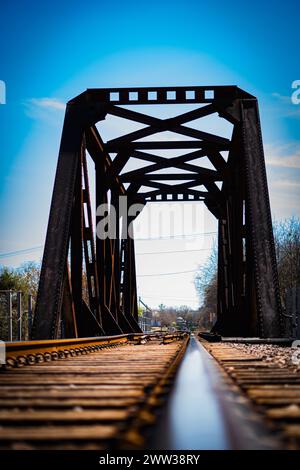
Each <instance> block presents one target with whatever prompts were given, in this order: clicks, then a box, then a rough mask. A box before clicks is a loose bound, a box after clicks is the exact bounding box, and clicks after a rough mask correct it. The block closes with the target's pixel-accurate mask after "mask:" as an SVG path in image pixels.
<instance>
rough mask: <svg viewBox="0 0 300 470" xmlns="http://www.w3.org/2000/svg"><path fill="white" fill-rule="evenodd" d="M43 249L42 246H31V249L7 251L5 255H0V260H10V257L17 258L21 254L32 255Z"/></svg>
mask: <svg viewBox="0 0 300 470" xmlns="http://www.w3.org/2000/svg"><path fill="white" fill-rule="evenodd" d="M41 248H43V245H38V246H33V247H31V248H24V249H23V250H16V251H8V252H7V253H0V259H2V258H10V257H11V256H18V255H22V254H27V253H32V252H33V251H37V250H40V249H41Z"/></svg>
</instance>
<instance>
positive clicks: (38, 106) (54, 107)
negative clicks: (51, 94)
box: [22, 98, 66, 126]
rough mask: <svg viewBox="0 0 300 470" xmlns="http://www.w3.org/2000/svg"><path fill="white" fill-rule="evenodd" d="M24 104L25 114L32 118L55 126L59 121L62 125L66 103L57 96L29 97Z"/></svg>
mask: <svg viewBox="0 0 300 470" xmlns="http://www.w3.org/2000/svg"><path fill="white" fill-rule="evenodd" d="M22 104H23V106H24V110H25V114H26V115H27V116H28V117H30V118H31V119H35V120H37V121H39V122H42V121H43V122H47V123H48V124H50V125H54V126H56V125H58V123H59V125H61V119H62V118H63V113H64V110H65V108H66V105H65V103H63V102H62V101H60V100H58V99H57V98H29V99H27V100H25V101H24V102H23V103H22Z"/></svg>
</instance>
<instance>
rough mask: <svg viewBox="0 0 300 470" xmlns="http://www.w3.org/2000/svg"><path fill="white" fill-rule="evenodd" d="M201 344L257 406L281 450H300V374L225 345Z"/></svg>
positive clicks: (292, 369) (292, 368) (264, 357)
mask: <svg viewBox="0 0 300 470" xmlns="http://www.w3.org/2000/svg"><path fill="white" fill-rule="evenodd" d="M201 343H202V344H203V345H204V347H205V348H206V349H207V350H208V351H209V353H210V354H212V356H213V357H214V358H215V359H216V360H217V361H218V362H219V364H220V365H221V367H222V368H223V370H224V372H225V373H226V375H227V376H228V378H230V379H232V381H233V382H234V383H236V384H237V385H238V387H239V389H240V390H241V391H242V393H243V394H244V396H245V397H248V398H249V399H250V400H251V401H252V403H253V404H254V405H255V408H256V410H257V411H258V412H259V413H260V414H261V415H262V416H263V417H264V419H265V420H266V423H267V425H268V426H269V427H270V429H271V430H272V432H273V434H274V435H276V436H277V437H278V438H280V440H281V446H282V447H281V448H285V449H297V450H299V449H300V370H299V368H298V367H296V366H294V367H292V366H287V365H283V364H280V363H276V361H273V362H272V361H270V360H267V358H266V356H265V355H263V354H260V353H259V346H258V347H257V348H258V352H257V353H252V354H249V353H247V352H243V351H241V350H238V349H236V348H235V347H234V346H233V345H229V344H226V343H209V342H207V341H205V340H203V339H202V340H201Z"/></svg>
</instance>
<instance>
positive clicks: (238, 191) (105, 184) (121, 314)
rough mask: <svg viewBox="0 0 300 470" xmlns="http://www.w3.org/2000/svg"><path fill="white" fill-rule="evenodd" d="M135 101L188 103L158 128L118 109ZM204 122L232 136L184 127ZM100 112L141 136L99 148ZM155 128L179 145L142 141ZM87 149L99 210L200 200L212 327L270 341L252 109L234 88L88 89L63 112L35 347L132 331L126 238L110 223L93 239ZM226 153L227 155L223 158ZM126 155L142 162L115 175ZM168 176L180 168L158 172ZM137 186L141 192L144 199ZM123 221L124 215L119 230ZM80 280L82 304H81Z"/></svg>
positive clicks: (270, 300) (270, 247)
mask: <svg viewBox="0 0 300 470" xmlns="http://www.w3.org/2000/svg"><path fill="white" fill-rule="evenodd" d="M138 104H141V105H150V104H152V105H153V104H160V105H162V104H168V105H169V106H170V105H172V104H173V105H174V104H193V105H194V106H193V107H192V110H191V111H188V112H185V113H184V114H181V115H179V116H176V117H171V118H168V119H160V118H157V117H153V116H150V115H147V114H144V113H141V112H137V111H136V110H132V109H129V108H128V105H138ZM126 106H127V107H126ZM214 113H217V114H218V115H219V116H220V117H221V118H223V119H225V120H227V121H229V122H230V123H231V124H232V125H233V132H232V138H231V139H226V138H224V137H220V136H218V135H215V134H213V133H208V132H203V131H201V130H198V129H194V128H192V127H188V126H187V125H186V124H187V123H189V122H191V121H194V120H196V119H201V118H204V117H206V116H209V115H213V114H214ZM107 115H112V116H117V117H120V118H124V119H127V120H130V121H134V122H136V123H139V124H143V125H144V127H143V128H142V129H139V130H137V131H134V132H131V133H129V134H126V135H122V136H121V137H118V138H115V139H113V140H110V141H108V142H106V143H104V142H103V140H102V138H101V136H100V134H99V132H98V130H97V128H96V123H97V122H99V121H101V120H104V119H105V118H106V116H107ZM120 131H121V129H120ZM164 131H171V132H174V133H177V134H180V135H182V136H185V137H184V138H185V140H182V141H180V140H176V141H175V140H171V141H170V140H165V141H161V140H157V141H149V140H142V139H144V138H145V137H148V136H152V135H153V134H156V133H160V132H164ZM186 137H189V138H190V139H191V140H186ZM159 149H163V150H165V149H176V150H178V149H182V151H183V154H182V155H180V156H175V157H171V158H165V157H164V156H158V155H155V154H154V153H155V152H154V153H151V150H155V151H157V150H159ZM86 151H87V152H88V153H89V155H90V156H91V158H92V159H93V162H94V164H95V181H96V183H95V184H96V189H95V193H96V206H97V207H98V206H99V205H100V204H103V203H111V204H114V205H115V207H117V206H118V204H117V201H118V198H119V196H120V195H127V197H128V200H129V202H130V203H135V202H139V203H142V204H144V205H145V204H146V203H147V202H148V201H158V200H159V201H160V202H161V201H166V200H168V201H170V199H171V200H173V201H185V200H189V201H190V200H194V201H195V200H196V201H203V202H204V204H205V205H206V206H207V208H208V209H209V210H210V211H211V212H212V214H213V215H214V216H215V217H216V218H217V219H218V226H219V229H218V312H217V314H218V316H217V323H216V325H215V327H214V330H215V331H216V332H218V333H220V334H222V335H225V336H260V337H279V336H280V334H281V325H280V318H281V312H280V297H279V289H278V277H277V268H276V259H275V249H274V241H273V232H272V223H271V213H270V205H269V196H268V187H267V179H266V171H265V162H264V153H263V144H262V136H261V128H260V121H259V113H258V104H257V100H256V98H255V97H253V96H252V95H250V94H248V93H246V92H245V91H243V90H241V89H239V88H238V87H236V86H212V87H203V86H200V87H172V88H121V89H119V88H118V89H115V88H113V89H88V90H87V91H86V92H84V93H82V94H81V95H79V96H78V97H76V98H75V99H72V100H71V101H69V103H68V104H67V108H66V114H65V121H64V127H63V132H62V139H61V147H60V151H59V158H58V166H57V172H56V178H55V184H54V190H53V197H52V204H51V209H50V217H49V225H48V231H47V237H46V243H45V250H44V257H43V263H42V270H41V277H40V284H39V291H38V298H37V305H36V312H35V318H34V326H33V338H34V339H44V338H57V337H58V336H59V335H61V334H62V335H63V336H64V337H67V338H68V337H77V336H79V337H83V336H99V335H108V334H110V335H111V334H121V333H127V332H137V331H140V330H139V326H138V323H137V289H136V273H135V256H134V239H133V238H127V239H125V238H124V237H123V236H122V234H121V233H120V224H119V217H117V221H118V223H117V227H116V236H117V238H116V239H109V238H108V239H106V240H101V239H99V238H97V237H96V240H94V230H93V227H92V210H91V202H90V193H89V179H88V171H87V160H86ZM224 151H228V158H227V160H226V158H224V156H223V155H222V152H223V153H224ZM112 153H114V154H116V156H115V158H112V156H111V154H112ZM133 157H134V158H135V159H139V160H141V161H142V162H143V163H144V164H145V162H146V163H149V164H147V165H146V166H143V167H142V168H138V169H135V170H133V171H126V172H124V171H123V169H124V167H125V165H126V164H127V162H128V161H129V160H130V159H131V158H133ZM201 157H208V159H209V161H210V162H211V164H212V165H213V168H214V169H208V168H203V167H201V164H200V165H199V164H198V163H196V161H198V162H199V158H200V161H201ZM168 168H170V169H171V168H176V169H180V170H182V171H181V172H176V173H171V172H170V173H165V172H163V173H157V171H159V170H162V169H164V170H165V169H168ZM217 182H221V183H222V185H221V186H220V185H218V184H216V183H217ZM145 186H146V187H147V188H148V190H147V191H142V189H141V188H142V187H145ZM199 186H201V188H204V190H200V189H199ZM219 188H220V189H219ZM108 193H110V198H108ZM109 199H110V201H109ZM100 218H101V217H99V216H98V217H97V218H96V223H97V221H99V220H100ZM133 219H134V217H131V218H130V217H129V218H128V224H129V223H130V222H131V221H132V220H133ZM123 230H127V227H124V226H123V227H122V231H123ZM84 273H86V274H84ZM83 276H85V278H83ZM84 281H85V282H86V283H87V288H88V294H89V299H88V300H87V299H84V298H83V282H84ZM60 325H63V327H62V328H61V326H60ZM61 330H63V331H61Z"/></svg>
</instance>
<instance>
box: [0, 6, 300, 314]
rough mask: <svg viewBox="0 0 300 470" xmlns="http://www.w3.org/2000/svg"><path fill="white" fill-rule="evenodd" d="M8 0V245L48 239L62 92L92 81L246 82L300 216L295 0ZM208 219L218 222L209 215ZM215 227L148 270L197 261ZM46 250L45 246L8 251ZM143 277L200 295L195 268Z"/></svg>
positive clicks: (4, 176)
mask: <svg viewBox="0 0 300 470" xmlns="http://www.w3.org/2000/svg"><path fill="white" fill-rule="evenodd" d="M0 5H1V6H0V14H1V31H0V37H1V41H0V49H1V53H0V80H3V81H5V83H6V87H7V96H6V101H7V103H6V104H5V105H0V138H1V160H0V162H1V163H0V178H1V181H0V211H1V232H0V256H1V253H7V252H11V251H16V250H22V249H26V248H31V247H35V246H40V245H42V244H43V242H44V237H45V230H46V225H47V219H48V212H49V204H50V198H51V191H52V186H53V179H54V171H55V167H56V161H57V151H58V147H59V139H60V132H61V127H62V120H63V114H64V103H65V102H66V101H68V100H69V99H70V98H71V97H73V96H75V95H77V94H79V93H80V92H82V91H83V90H84V89H85V88H88V87H111V86H147V85H149V86H168V85H198V84H199V85H205V84H209V85H213V84H224V85H225V84H237V85H238V86H240V87H241V88H244V89H246V90H247V91H249V92H250V93H252V94H254V95H256V96H257V97H258V99H259V104H260V112H261V118H262V129H263V136H264V143H265V152H266V162H267V171H268V178H269V186H270V196H271V204H272V213H273V216H274V217H276V218H283V217H288V216H290V215H294V214H296V215H299V204H298V201H299V195H300V181H299V175H300V133H299V128H300V105H295V104H292V102H291V99H290V97H291V93H292V89H291V84H292V82H293V81H294V80H297V79H300V70H299V52H298V50H297V49H298V48H299V33H298V30H299V6H298V5H297V3H296V1H289V2H274V3H272V4H270V3H269V2H261V1H256V0H254V1H252V2H251V4H249V3H248V2H233V1H227V2H222V1H218V0H217V1H215V2H201V1H191V0H186V1H184V2H183V1H178V2H176V1H174V0H173V1H172V2H171V1H159V2H158V1H156V0H154V1H151V2H141V1H140V2H137V1H130V0H129V1H124V2H121V1H109V2H108V1H89V0H86V1H84V2H82V1H80V0H79V1H77V2H74V1H73V2H71V1H60V2H56V1H55V0H53V1H51V2H49V1H45V2H42V3H40V4H39V3H37V2H33V1H31V0H28V1H26V2H23V1H16V2H10V3H9V2H4V1H2V2H1V4H0ZM204 225H205V226H204V231H206V232H210V231H214V230H215V223H214V221H213V220H211V218H210V217H209V215H206V216H205V224H204ZM208 238H209V237H208ZM208 238H205V240H201V239H200V238H199V239H198V242H197V241H196V242H195V243H196V244H195V247H196V248H200V249H203V252H199V256H198V255H197V253H195V252H193V251H190V252H189V253H174V254H169V255H161V254H160V255H159V256H158V258H155V256H154V257H153V256H149V255H145V256H144V258H143V259H141V261H138V270H139V273H140V274H148V273H156V272H161V273H162V272H170V271H176V270H191V271H192V270H194V269H196V267H197V264H199V262H203V260H204V259H205V256H206V255H207V253H208V252H209V248H210V247H211V245H212V239H213V236H211V237H210V238H209V240H208ZM147 243H148V244H147ZM147 243H146V242H141V244H140V246H138V249H139V250H140V251H141V252H149V251H150V250H152V251H164V250H170V251H181V250H185V249H191V247H190V246H186V242H184V241H179V240H176V241H174V240H173V241H170V240H169V241H168V240H167V241H166V240H156V241H154V242H147ZM197 243H198V245H197ZM149 244H151V248H149ZM146 245H147V247H146ZM188 245H190V243H188ZM196 248H195V249H196ZM205 250H207V251H205ZM201 253H202V254H201ZM205 253H206V255H205ZM40 256H41V251H38V250H36V251H34V252H31V253H29V254H26V255H25V254H24V255H22V256H21V255H20V256H14V257H7V258H4V257H3V256H2V257H1V259H0V262H2V263H3V264H8V265H18V264H19V263H20V262H22V261H23V260H28V259H38V258H39V257H40ZM162 256H164V257H163V258H162ZM147 258H150V259H149V260H147ZM178 266H180V269H178ZM139 285H140V292H141V294H142V295H145V297H146V301H147V302H148V303H149V304H153V305H154V304H156V303H160V301H163V302H164V303H166V304H171V303H172V304H175V303H176V304H181V303H189V304H190V305H193V306H195V305H196V303H197V301H196V296H195V292H194V287H193V273H186V274H183V275H178V276H172V277H169V278H168V277H167V276H166V277H165V278H164V279H162V278H161V279H158V278H157V279H155V278H150V277H149V278H147V277H145V278H140V280H139ZM147 294H148V297H147ZM151 294H153V295H151ZM151 297H152V298H151Z"/></svg>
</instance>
